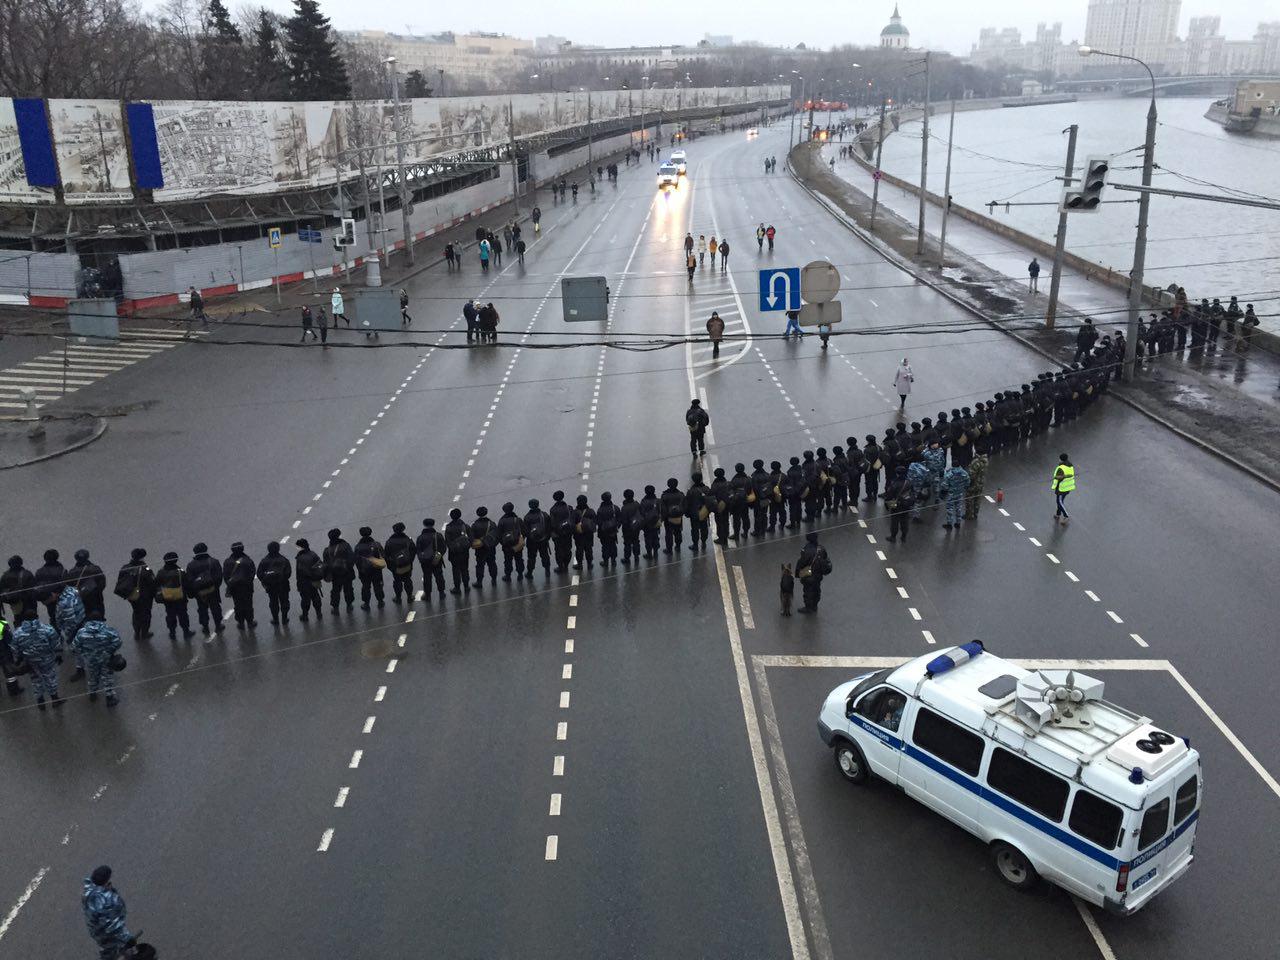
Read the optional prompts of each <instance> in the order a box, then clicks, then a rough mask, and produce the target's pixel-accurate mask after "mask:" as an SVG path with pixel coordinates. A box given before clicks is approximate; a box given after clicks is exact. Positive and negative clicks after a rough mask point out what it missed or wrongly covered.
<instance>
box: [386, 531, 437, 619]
mask: <svg viewBox="0 0 1280 960" xmlns="http://www.w3.org/2000/svg"><path fill="white" fill-rule="evenodd" d="M416 556H417V549H416V545H415V544H414V542H413V538H412V537H410V536H409V535H408V534H407V533H405V532H404V524H403V523H399V522H397V523H393V524H392V525H391V536H389V537H387V539H386V542H385V543H383V545H382V557H383V559H384V560H386V562H387V569H388V570H389V571H390V572H391V595H392V598H393V599H394V600H395V602H396V603H399V602H400V597H401V595H402V594H403V596H404V600H405V602H406V603H413V561H414V558H415V557H416ZM424 586H425V587H426V589H427V592H430V589H431V584H430V583H426V584H424Z"/></svg>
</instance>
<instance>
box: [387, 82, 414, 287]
mask: <svg viewBox="0 0 1280 960" xmlns="http://www.w3.org/2000/svg"><path fill="white" fill-rule="evenodd" d="M383 62H384V63H385V64H386V65H387V66H388V67H390V68H391V109H392V111H394V112H393V113H392V115H391V123H392V129H394V130H395V134H396V187H397V190H398V192H399V194H400V221H401V226H402V227H403V230H404V255H405V259H406V261H407V262H408V264H409V266H413V231H412V228H411V227H410V226H409V191H408V190H407V189H406V184H405V182H404V136H403V134H402V132H401V129H400V128H401V119H400V73H399V71H398V70H397V69H396V58H395V57H387V59H386V60H384V61H383Z"/></svg>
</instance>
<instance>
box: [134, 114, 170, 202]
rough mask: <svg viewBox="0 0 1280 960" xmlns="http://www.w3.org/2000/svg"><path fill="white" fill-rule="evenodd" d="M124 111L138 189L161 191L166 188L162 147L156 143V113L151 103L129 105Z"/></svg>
mask: <svg viewBox="0 0 1280 960" xmlns="http://www.w3.org/2000/svg"><path fill="white" fill-rule="evenodd" d="M124 109H125V119H126V120H127V121H128V124H129V142H130V143H131V144H132V145H133V172H134V177H135V182H136V183H137V185H138V189H140V190H159V189H160V188H161V187H163V186H164V171H163V170H162V169H161V168H160V147H159V145H158V144H157V143H156V117H155V113H154V111H153V110H152V109H151V104H149V103H129V104H126V105H125V108H124Z"/></svg>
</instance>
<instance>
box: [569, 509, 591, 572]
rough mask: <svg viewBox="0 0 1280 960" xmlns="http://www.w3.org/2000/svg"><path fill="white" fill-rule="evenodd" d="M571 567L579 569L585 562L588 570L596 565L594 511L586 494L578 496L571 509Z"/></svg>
mask: <svg viewBox="0 0 1280 960" xmlns="http://www.w3.org/2000/svg"><path fill="white" fill-rule="evenodd" d="M573 554H574V560H573V569H575V570H581V569H582V565H583V564H584V563H585V564H586V565H587V569H588V570H590V569H592V568H593V567H595V565H596V512H595V511H594V510H592V509H591V505H590V504H589V503H588V502H587V498H586V495H585V494H584V495H582V496H580V497H578V505H577V506H576V507H575V508H574V510H573Z"/></svg>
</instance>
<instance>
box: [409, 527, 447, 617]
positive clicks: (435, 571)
mask: <svg viewBox="0 0 1280 960" xmlns="http://www.w3.org/2000/svg"><path fill="white" fill-rule="evenodd" d="M414 546H416V547H417V550H418V564H419V565H420V566H421V567H422V595H423V597H424V598H425V599H426V600H427V601H428V602H430V601H431V582H432V581H433V580H434V581H435V585H436V592H437V593H438V594H440V596H441V597H443V596H444V556H445V553H446V552H447V550H446V548H445V544H444V534H442V533H441V532H440V531H439V530H437V529H436V522H435V520H433V519H431V518H430V517H428V518H427V519H426V520H423V521H422V532H421V533H420V534H418V540H417V543H416V544H414Z"/></svg>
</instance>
